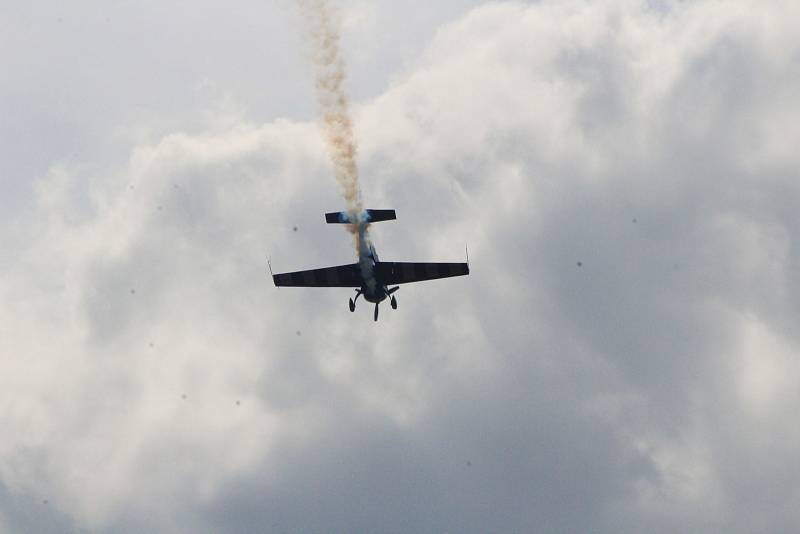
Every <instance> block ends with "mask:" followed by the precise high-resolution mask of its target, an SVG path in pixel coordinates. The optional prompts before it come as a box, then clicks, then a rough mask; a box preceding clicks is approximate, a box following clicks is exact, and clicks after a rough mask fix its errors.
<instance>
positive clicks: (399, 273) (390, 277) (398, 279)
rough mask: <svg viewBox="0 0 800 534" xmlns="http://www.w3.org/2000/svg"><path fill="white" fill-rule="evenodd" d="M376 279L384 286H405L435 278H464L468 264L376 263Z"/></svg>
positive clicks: (467, 270)
mask: <svg viewBox="0 0 800 534" xmlns="http://www.w3.org/2000/svg"><path fill="white" fill-rule="evenodd" d="M375 268H376V269H377V274H378V278H380V279H381V280H382V281H383V283H384V284H386V285H390V284H407V283H410V282H421V281H423V280H434V279H436V278H448V277H451V276H464V275H467V274H469V264H467V263H410V262H397V261H383V262H380V263H378V264H377V265H376V266H375Z"/></svg>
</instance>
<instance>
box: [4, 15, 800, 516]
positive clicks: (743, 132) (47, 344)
mask: <svg viewBox="0 0 800 534" xmlns="http://www.w3.org/2000/svg"><path fill="white" fill-rule="evenodd" d="M469 5H471V4H468V3H463V4H457V3H452V4H448V7H446V8H443V9H442V11H436V12H433V11H428V12H425V13H423V14H421V15H420V17H421V19H422V20H426V21H431V22H430V25H431V27H433V26H434V23H436V24H438V21H439V20H441V17H445V16H453V17H454V18H453V21H452V22H451V23H450V24H448V25H446V26H444V27H441V28H439V29H438V31H436V34H435V37H434V38H433V39H432V41H431V42H430V43H429V45H428V46H427V47H426V48H425V51H424V54H422V55H421V56H420V58H419V59H417V60H414V61H413V62H409V63H406V61H408V60H406V59H396V60H395V63H394V65H396V68H397V69H398V71H399V72H402V73H403V74H394V75H393V74H391V73H388V71H389V69H387V74H386V76H387V78H384V79H385V80H387V79H390V80H391V83H390V87H388V88H387V89H386V90H385V91H378V90H375V91H374V93H373V94H374V95H376V96H375V97H374V98H366V97H365V96H363V95H365V94H367V93H370V89H369V84H367V83H366V82H358V81H356V85H357V87H358V89H357V90H356V92H357V93H358V92H360V94H361V95H362V96H361V98H362V104H361V105H360V106H358V109H357V112H356V125H357V126H356V133H357V134H358V136H359V145H360V164H361V169H362V175H363V176H364V180H363V182H364V183H363V186H364V196H365V199H366V204H369V205H371V206H374V207H394V208H396V209H397V210H398V215H399V221H397V222H396V223H383V224H381V225H376V226H375V228H374V236H373V237H374V239H375V241H376V244H377V245H378V247H379V252H380V253H381V255H382V257H383V258H384V259H398V260H399V259H411V260H414V259H418V260H427V259H430V260H448V259H457V258H458V257H460V255H461V254H462V253H463V252H462V251H463V242H464V241H469V244H470V251H471V256H472V275H471V276H470V277H469V278H467V279H463V280H462V279H457V280H450V281H444V282H440V283H431V284H427V285H417V286H408V287H404V288H403V289H402V290H401V291H400V292H399V300H400V308H399V310H398V311H396V312H392V311H391V310H389V309H388V308H387V309H385V310H382V311H383V313H382V319H381V322H379V323H377V324H372V322H371V318H370V317H369V313H368V312H367V311H366V310H365V309H358V310H356V313H355V314H350V313H348V312H347V311H346V304H345V300H346V297H347V292H346V291H338V290H321V291H291V290H281V291H276V290H274V289H273V288H272V287H271V284H270V281H269V279H268V277H267V276H266V273H265V262H264V260H265V257H266V255H268V254H271V255H272V257H273V263H274V265H275V267H276V268H278V269H280V270H289V269H294V268H306V267H314V266H322V265H328V264H336V263H344V262H348V261H352V252H351V245H350V242H349V236H348V235H347V234H346V233H345V232H341V231H338V230H337V229H333V228H330V227H325V226H324V225H323V224H322V222H321V221H322V216H321V214H322V213H323V212H324V211H329V210H332V209H337V208H338V207H339V206H337V205H336V203H337V202H339V200H338V198H339V197H338V192H337V189H336V184H335V182H334V180H333V179H332V177H331V176H330V169H329V167H328V163H327V160H326V155H325V151H324V147H323V146H322V143H321V141H320V139H319V134H318V132H317V130H316V127H315V126H314V125H313V124H312V123H310V122H309V123H306V122H302V121H290V120H285V119H281V120H272V119H271V118H270V120H269V121H268V122H266V123H264V124H263V125H261V126H259V125H256V124H255V123H256V122H257V114H256V118H253V117H252V116H250V115H248V113H247V112H246V110H245V111H243V112H241V113H240V112H239V111H235V112H230V110H227V111H226V110H225V109H221V110H220V109H217V111H213V112H210V115H209V117H210V118H209V120H208V122H207V123H201V124H198V125H195V126H193V127H191V128H180V129H181V130H184V133H167V132H169V130H170V129H176V127H175V126H172V124H182V122H181V121H182V120H183V119H182V118H181V117H185V116H187V115H191V113H192V112H191V110H192V109H193V108H191V106H189V107H185V108H180V109H178V110H176V112H175V113H174V114H167V115H166V117H165V118H164V119H163V120H165V121H166V124H167V125H168V126H163V123H159V121H155V123H159V124H160V125H159V126H158V127H157V128H156V129H155V130H154V131H156V132H158V133H157V134H155V135H152V138H148V139H144V140H143V139H139V140H138V141H137V142H136V143H135V144H134V145H133V146H131V145H130V144H129V145H125V144H124V143H123V146H128V147H129V148H130V150H129V153H124V154H123V155H122V156H120V155H119V154H118V153H115V152H114V151H111V152H106V151H102V153H103V156H102V157H103V158H106V159H105V161H102V162H100V163H98V162H96V161H93V158H92V157H84V158H79V159H77V160H75V161H70V162H64V161H60V160H61V158H60V157H58V156H57V155H56V156H55V157H54V158H53V160H54V161H55V162H56V163H52V164H50V165H49V168H48V170H47V174H46V176H45V177H44V178H42V179H41V180H39V181H38V184H37V186H36V196H35V199H36V200H35V205H34V206H33V207H31V208H30V210H29V213H28V214H27V215H26V216H25V217H24V218H23V217H20V218H18V220H17V222H16V223H15V224H14V225H13V226H11V225H9V226H8V227H7V230H5V231H4V232H3V233H2V234H0V235H1V236H2V238H1V239H2V240H0V243H2V244H3V245H2V246H3V248H4V254H3V259H2V261H1V262H0V269H2V274H3V276H2V282H0V295H2V302H3V306H2V307H0V338H2V339H3V340H4V342H3V344H4V346H5V347H10V348H9V349H5V350H4V354H3V356H5V357H4V359H3V364H2V365H3V372H2V373H0V384H2V386H3V391H4V392H5V395H6V397H5V400H4V401H3V406H2V410H0V413H2V422H3V428H4V439H3V440H2V444H0V479H1V480H2V482H3V487H4V488H6V489H5V491H4V492H3V493H2V494H0V510H2V511H3V513H2V514H0V518H1V519H2V520H3V521H2V522H0V525H3V523H4V526H5V527H6V528H7V529H8V530H11V531H13V530H20V529H26V528H27V529H29V530H30V529H35V528H39V527H37V525H40V523H37V521H45V520H46V521H50V520H51V519H52V521H53V522H54V524H57V525H63V528H62V530H63V529H68V528H72V525H75V526H74V528H75V529H86V530H90V531H107V532H124V531H137V530H138V531H141V530H158V531H167V532H170V531H172V532H182V531H194V532H219V531H223V532H252V531H254V530H266V531H298V530H299V531H305V532H308V531H311V532H353V531H390V532H408V531H419V532H441V531H473V532H485V531H512V532H514V531H532V530H537V531H539V530H542V531H554V532H574V531H589V530H591V531H593V532H619V531H633V532H636V531H647V532H675V531H702V532H718V531H725V532H791V531H793V530H795V528H796V525H797V524H798V520H799V519H800V518H798V516H797V512H796V510H797V509H800V508H799V507H798V506H797V505H798V502H797V501H798V498H797V490H796V486H797V481H798V479H800V474H799V473H798V472H797V469H796V468H795V467H794V466H795V465H797V461H796V459H797V454H796V452H795V451H796V450H797V445H798V439H799V438H800V435H798V432H797V431H796V430H794V427H793V425H792V419H793V417H792V416H793V413H794V411H795V410H796V409H797V407H798V404H800V398H798V396H797V394H796V390H797V387H796V384H797V380H798V377H800V366H798V364H797V363H796V355H797V346H798V337H797V334H796V331H795V329H794V328H793V326H794V324H796V323H797V321H796V319H797V316H798V308H797V304H796V302H798V299H797V298H795V297H796V296H798V295H797V288H796V285H797V284H796V283H795V281H794V276H793V274H794V273H795V271H796V268H795V266H796V264H797V254H796V252H795V251H794V249H795V247H793V242H794V238H795V236H796V235H798V229H799V228H800V226H799V225H798V222H799V221H798V218H797V216H796V210H794V209H793V207H794V205H795V204H796V199H797V196H798V189H797V186H796V184H795V182H796V180H795V179H794V178H795V177H794V174H796V173H795V172H794V170H795V169H796V167H797V165H796V163H797V156H796V154H795V151H794V150H793V147H792V145H791V139H792V138H793V137H794V136H793V133H794V131H795V130H796V128H797V127H796V124H798V120H797V119H798V118H800V113H799V112H800V110H798V107H797V104H796V103H795V100H796V99H795V98H793V95H795V94H796V92H797V87H798V81H800V80H798V75H797V74H796V73H795V70H796V69H793V68H792V66H793V64H794V61H795V58H796V57H797V50H798V41H797V39H796V37H795V34H796V32H795V31H794V28H795V27H796V26H797V21H798V15H800V13H799V12H798V8H797V7H795V6H794V5H793V4H790V3H789V2H779V1H776V2H771V3H769V5H764V3H757V2H740V3H738V4H736V6H732V5H721V4H719V3H715V2H694V3H691V4H687V3H677V2H676V3H670V2H662V3H659V4H658V5H655V4H654V3H652V2H635V1H630V2H624V3H619V2H594V3H588V4H587V3H585V2H579V1H575V2H571V1H570V2H542V3H537V4H530V5H529V4H524V3H504V4H486V5H483V6H480V7H478V8H477V9H475V10H472V11H470V12H469V13H468V14H466V15H464V16H460V17H457V18H456V17H455V15H456V14H457V13H459V12H460V10H462V9H464V8H465V7H467V6H469ZM397 10H400V11H403V10H401V9H400V8H399V7H397V6H395V5H393V7H385V6H382V5H380V4H378V5H377V7H370V5H369V4H361V3H353V4H347V5H345V13H344V21H345V28H346V29H347V28H350V29H351V30H350V31H352V32H353V34H354V40H355V41H358V39H364V38H365V36H369V35H371V33H370V32H380V28H382V27H383V26H384V22H382V21H385V20H386V18H387V17H390V15H391V16H394V15H395V14H398V13H399V12H398V13H396V11H397ZM93 12H94V13H96V12H95V11H93ZM143 16H144V15H143ZM398 16H399V14H398ZM422 26H423V27H424V26H425V25H424V24H422ZM420 31H422V30H420ZM393 35H400V34H393ZM409 35H410V36H413V35H415V34H414V32H410V33H409ZM385 39H386V41H384V42H385V43H388V42H393V39H398V40H399V43H398V44H396V45H389V44H387V47H389V48H391V49H392V52H391V53H390V55H391V54H396V55H395V56H394V57H395V58H398V57H403V58H405V57H408V56H406V55H405V54H412V53H413V54H416V53H417V51H419V50H420V49H421V46H420V45H419V44H418V43H417V42H416V40H415V42H414V43H410V42H409V41H411V40H412V39H411V37H408V38H406V37H403V36H402V35H400V36H399V37H386V38H385ZM405 39H407V40H405ZM154 46H155V45H154ZM164 46H166V45H164ZM354 48H358V47H354ZM172 50H175V49H172ZM351 53H352V54H353V55H355V56H356V57H358V53H359V52H357V51H354V50H352V49H351ZM360 53H361V54H363V55H365V56H366V55H367V54H366V52H364V51H363V50H362V51H361V52H360ZM298 55H300V54H298ZM296 59H297V58H295V60H296ZM370 61H374V59H365V58H361V59H356V60H355V61H354V64H355V65H356V66H358V65H365V64H370V63H369V62H370ZM286 62H287V64H288V63H291V62H289V61H288V60H286ZM365 62H366V63H365ZM397 65H402V66H397ZM291 68H296V67H294V66H293V67H291ZM208 69H209V70H210V71H213V72H221V71H219V70H217V67H214V66H213V65H211V66H209V67H208ZM353 70H354V72H358V69H357V68H355V67H353ZM367 70H368V69H367ZM398 71H394V72H395V73H396V72H398ZM302 76H303V73H302V71H301V70H299V69H298V73H297V80H295V81H296V83H297V84H304V83H308V80H305V79H303V78H302ZM194 78H195V77H194V75H192V76H188V77H187V79H194ZM248 80H249V78H248V77H247V76H245V75H242V78H241V83H242V84H243V85H246V83H247V81H248ZM216 83H219V82H218V81H216ZM226 90H227V89H226ZM242 94H244V93H241V94H237V97H236V101H237V102H239V101H242V100H245V101H246V100H247V97H246V96H244V97H243V96H242ZM306 96H308V98H309V104H308V106H309V108H310V105H311V104H310V98H311V97H310V91H309V92H308V94H307V95H306ZM290 100H291V102H292V104H291V106H297V107H296V108H292V109H296V110H298V111H297V113H298V114H299V115H302V114H303V113H304V112H303V111H302V110H303V109H307V108H304V107H303V106H305V104H302V103H301V102H300V100H301V98H297V99H296V100H294V99H290ZM287 105H288V104H287ZM123 108H124V106H123ZM259 109H261V110H262V111H263V110H264V109H266V108H259ZM276 109H277V108H276ZM265 113H266V112H265ZM215 117H216V118H215ZM245 117H247V119H245ZM217 119H218V120H217ZM20 120H22V119H20ZM108 120H109V123H108V124H117V122H116V121H118V120H119V119H117V118H113V117H112V118H109V119H108ZM159 120H161V119H159ZM171 121H175V122H174V123H173V122H171ZM142 123H143V124H149V123H150V121H148V120H143V121H142ZM98 128H99V131H101V132H103V131H107V128H109V126H107V125H104V124H100V125H99V126H98ZM86 142H87V143H88V145H87V146H89V147H93V146H95V141H91V140H89V141H86ZM98 150H100V149H99V148H98ZM12 164H13V163H12ZM293 226H297V227H298V230H297V231H296V232H294V231H292V227H293ZM42 495H47V496H48V497H47V499H48V505H47V509H48V510H49V512H48V513H49V514H56V515H53V516H52V517H51V516H49V515H47V516H44V517H45V519H42V517H33V514H31V513H28V511H27V510H29V509H30V508H32V507H33V506H34V504H37V505H38V502H39V501H40V500H41V496H42ZM47 528H49V527H47V526H42V527H41V528H40V529H47ZM58 528H61V527H58Z"/></svg>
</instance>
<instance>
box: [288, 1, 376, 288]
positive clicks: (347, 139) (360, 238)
mask: <svg viewBox="0 0 800 534" xmlns="http://www.w3.org/2000/svg"><path fill="white" fill-rule="evenodd" d="M297 3H298V5H299V6H300V11H301V13H302V15H303V18H304V19H305V21H306V24H307V27H308V36H309V38H310V40H311V44H312V46H313V56H312V57H313V61H314V67H315V76H316V90H317V91H316V92H317V104H318V106H319V113H320V119H321V128H322V134H323V137H324V138H325V142H326V144H327V146H328V153H329V154H330V157H331V161H332V162H333V168H334V173H335V175H336V181H337V182H339V185H340V186H341V188H342V193H343V195H344V198H345V201H346V203H347V211H348V212H350V216H351V220H354V221H355V220H358V221H359V222H358V223H357V224H348V225H347V227H348V230H349V231H350V232H351V233H352V234H353V236H354V241H355V247H356V251H357V252H358V257H359V264H360V266H361V272H362V274H363V275H364V280H365V281H366V282H367V285H369V286H371V288H372V289H374V284H375V277H374V275H373V273H372V261H371V260H370V252H371V249H372V245H371V242H370V239H369V232H368V230H369V223H368V222H367V221H364V220H362V219H361V217H362V216H363V205H362V202H361V188H360V187H359V184H358V165H357V164H356V152H357V149H356V141H355V136H354V134H353V121H352V119H351V117H350V103H349V101H348V99H347V95H346V94H345V92H344V88H343V87H342V84H343V82H344V80H345V77H346V73H345V67H344V61H343V60H342V57H341V55H340V52H339V39H340V35H339V28H338V26H337V24H336V22H337V21H336V20H335V19H334V16H333V14H332V13H331V10H330V8H329V7H328V2H327V0H297Z"/></svg>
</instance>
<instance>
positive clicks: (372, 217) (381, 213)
mask: <svg viewBox="0 0 800 534" xmlns="http://www.w3.org/2000/svg"><path fill="white" fill-rule="evenodd" d="M356 217H357V218H356V220H353V216H352V214H351V213H350V212H349V211H334V212H332V213H326V214H325V222H327V223H328V224H355V223H359V222H368V223H374V222H381V221H393V220H394V219H397V215H396V214H395V212H394V210H364V211H363V212H361V213H360V214H358V215H357V216H356Z"/></svg>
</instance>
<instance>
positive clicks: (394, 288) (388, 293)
mask: <svg viewBox="0 0 800 534" xmlns="http://www.w3.org/2000/svg"><path fill="white" fill-rule="evenodd" d="M398 289H400V286H395V287H393V288H392V289H390V290H389V291H387V292H386V294H387V295H391V294H392V293H394V292H395V291H397V290H398Z"/></svg>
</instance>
